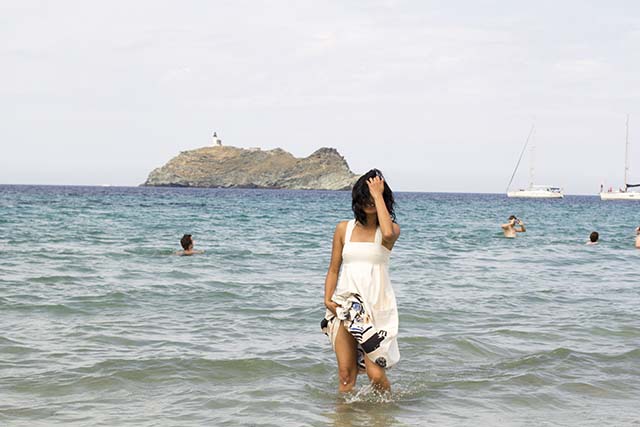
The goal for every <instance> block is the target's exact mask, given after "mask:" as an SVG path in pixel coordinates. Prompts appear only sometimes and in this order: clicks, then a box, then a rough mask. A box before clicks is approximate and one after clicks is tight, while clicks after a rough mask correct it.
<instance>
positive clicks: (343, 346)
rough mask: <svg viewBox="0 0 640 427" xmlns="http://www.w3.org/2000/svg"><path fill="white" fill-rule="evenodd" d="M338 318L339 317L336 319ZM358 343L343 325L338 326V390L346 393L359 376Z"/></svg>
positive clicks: (336, 345) (336, 346)
mask: <svg viewBox="0 0 640 427" xmlns="http://www.w3.org/2000/svg"><path fill="white" fill-rule="evenodd" d="M336 320H337V319H336ZM357 346H358V343H357V342H356V340H355V339H354V338H353V336H352V335H351V334H350V333H349V332H347V330H346V329H345V328H344V327H343V326H342V325H339V326H338V333H337V335H336V341H335V350H336V359H337V360H338V391H340V392H341V393H346V392H348V391H351V390H353V388H354V387H355V385H356V377H357V376H358V350H357V348H358V347H357Z"/></svg>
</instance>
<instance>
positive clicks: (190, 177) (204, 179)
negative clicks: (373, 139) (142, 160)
mask: <svg viewBox="0 0 640 427" xmlns="http://www.w3.org/2000/svg"><path fill="white" fill-rule="evenodd" d="M357 178H358V176H357V175H355V174H354V173H353V172H351V170H350V169H349V166H348V165H347V162H346V160H345V159H344V157H342V156H341V155H340V153H338V151H337V150H336V149H335V148H326V147H325V148H320V149H319V150H317V151H315V152H314V153H313V154H311V155H310V156H309V157H305V158H296V157H294V156H293V155H292V154H291V153H288V152H287V151H285V150H282V149H280V148H276V149H273V150H261V149H259V148H249V149H246V148H238V147H232V146H223V145H222V144H221V143H220V142H218V144H217V145H215V146H213V147H203V148H199V149H196V150H190V151H183V152H181V153H180V154H179V155H178V156H176V157H174V158H173V159H171V160H170V161H169V162H168V163H167V164H165V165H164V166H162V167H159V168H157V169H154V170H153V171H152V172H151V173H150V174H149V177H148V178H147V180H146V181H145V183H144V184H142V185H143V186H158V187H221V188H273V189H278V188H282V189H295V190H348V189H350V188H351V187H352V186H353V184H354V183H355V181H356V180H357Z"/></svg>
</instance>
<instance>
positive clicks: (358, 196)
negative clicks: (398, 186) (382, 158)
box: [351, 169, 396, 224]
mask: <svg viewBox="0 0 640 427" xmlns="http://www.w3.org/2000/svg"><path fill="white" fill-rule="evenodd" d="M376 176H377V177H380V178H382V179H384V176H382V172H380V171H379V170H378V169H371V170H370V171H369V172H367V173H365V174H364V175H362V176H361V177H360V178H359V179H358V181H356V183H355V185H354V186H353V190H352V191H351V208H352V209H353V214H354V216H355V217H356V220H358V222H359V223H360V224H366V223H367V214H366V213H365V211H364V208H365V207H367V206H371V204H372V203H373V201H372V199H371V194H370V193H369V186H368V185H367V181H368V180H369V179H370V178H374V177H376ZM382 198H383V199H384V204H385V206H386V207H387V211H389V215H390V216H391V220H393V221H395V220H396V214H395V212H394V210H393V208H394V206H395V201H394V199H393V192H392V191H391V188H390V187H389V185H388V184H387V181H384V190H383V191H382ZM374 206H375V205H374Z"/></svg>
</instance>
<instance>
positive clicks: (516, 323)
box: [0, 186, 640, 426]
mask: <svg viewBox="0 0 640 427" xmlns="http://www.w3.org/2000/svg"><path fill="white" fill-rule="evenodd" d="M396 198H397V220H398V223H399V224H400V226H401V229H402V235H401V237H400V239H399V240H398V242H397V244H396V246H395V248H394V250H393V252H392V258H391V266H390V271H391V280H392V283H393V286H394V288H395V291H396V296H397V301H398V308H399V313H400V332H399V346H400V352H401V356H402V359H401V361H400V363H399V364H398V365H397V366H395V367H394V368H393V369H391V370H390V371H389V378H390V380H391V382H392V387H393V391H392V393H391V394H390V395H380V394H379V393H376V392H374V391H372V390H371V389H370V387H368V385H367V384H368V380H367V379H366V376H361V377H360V378H359V380H358V385H357V387H356V390H355V391H354V392H353V393H350V394H347V395H344V396H341V395H339V394H338V393H337V381H338V378H337V370H336V362H335V357H334V354H333V352H332V350H331V346H330V343H329V341H328V339H327V337H326V336H324V335H322V333H321V331H320V320H321V318H322V317H323V314H324V307H323V288H324V277H325V274H326V271H327V266H328V264H329V258H330V253H331V239H332V235H333V231H334V229H335V226H336V224H337V223H338V222H339V221H341V220H347V219H350V218H351V217H352V213H351V209H350V207H351V199H350V194H349V193H348V192H321V191H276V190H271V191H267V190H224V189H186V188H100V187H49V186H42V187H37V186H2V187H0V425H24V426H48V425H87V426H113V425H118V426H122V425H130V426H165V425H167V426H201V425H216V426H224V425H229V426H232V425H265V426H267V425H273V426H299V425H312V426H324V425H334V426H371V425H374V426H387V425H390V426H391V425H398V426H403V425H427V424H428V425H438V426H457V425H460V426H462V425H474V426H478V425H480V426H482V425H487V426H493V425H535V426H556V425H557V426H561V425H562V426H564V425H572V426H601V425H611V426H625V425H630V426H631V425H635V426H637V425H640V404H639V403H640V280H639V274H640V267H639V266H638V265H639V264H640V250H638V249H635V248H634V245H633V241H634V237H635V236H634V234H635V233H634V229H635V227H637V226H638V225H639V224H640V215H638V213H639V208H640V205H639V204H637V203H624V202H622V203H620V202H601V201H600V200H599V199H598V198H596V197H567V198H566V199H565V200H550V201H544V200H511V199H507V198H506V197H505V196H504V195H480V194H424V193H397V194H396ZM511 214H514V215H517V216H518V217H519V218H522V219H523V221H524V222H525V224H526V227H527V232H526V233H522V234H520V235H519V236H518V238H516V239H505V238H504V237H502V233H501V230H500V224H501V223H503V222H505V221H506V219H507V217H508V216H509V215H511ZM594 230H596V231H598V232H599V233H600V236H601V242H600V244H599V245H596V246H587V245H585V242H586V240H587V239H588V235H589V233H590V232H591V231H594ZM184 233H190V234H193V236H194V239H195V242H196V244H195V247H196V249H204V250H205V253H204V254H202V255H197V256H191V257H183V256H175V255H174V252H175V251H177V250H178V249H180V248H179V239H180V237H181V236H182V235H183V234H184Z"/></svg>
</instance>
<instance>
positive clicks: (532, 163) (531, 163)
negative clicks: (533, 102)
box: [529, 129, 536, 190]
mask: <svg viewBox="0 0 640 427" xmlns="http://www.w3.org/2000/svg"><path fill="white" fill-rule="evenodd" d="M535 156H536V131H535V129H534V130H533V132H532V134H531V154H530V156H529V190H533V174H534V172H535V164H536V159H535Z"/></svg>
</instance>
